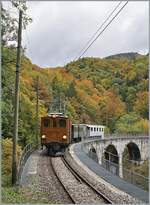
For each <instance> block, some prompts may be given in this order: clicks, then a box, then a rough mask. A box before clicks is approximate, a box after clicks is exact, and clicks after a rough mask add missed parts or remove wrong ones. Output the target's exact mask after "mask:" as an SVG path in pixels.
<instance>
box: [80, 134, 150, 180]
mask: <svg viewBox="0 0 150 205" xmlns="http://www.w3.org/2000/svg"><path fill="white" fill-rule="evenodd" d="M148 139H149V137H147V136H146V137H124V138H123V137H122V138H107V139H102V140H91V141H88V142H83V146H84V150H85V151H86V152H87V153H88V154H90V156H92V158H93V159H94V160H95V161H97V162H98V163H99V164H102V162H103V159H104V158H105V159H106V162H107V160H108V161H110V162H112V164H113V163H114V164H116V165H117V164H118V167H117V166H116V167H114V169H115V171H116V172H118V175H119V176H120V177H123V173H122V158H123V153H124V150H125V148H127V149H128V153H129V159H130V160H134V161H135V162H140V161H143V160H146V159H147V158H148ZM109 153H111V154H109ZM106 166H107V164H106Z"/></svg>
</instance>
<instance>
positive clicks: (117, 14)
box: [77, 1, 129, 59]
mask: <svg viewBox="0 0 150 205" xmlns="http://www.w3.org/2000/svg"><path fill="white" fill-rule="evenodd" d="M128 2H129V1H127V2H126V3H125V4H124V5H123V6H122V7H121V8H120V9H119V11H118V12H117V13H116V14H115V16H114V17H113V18H112V19H111V20H110V21H109V23H108V24H107V25H106V26H105V27H104V28H103V30H102V31H101V32H100V33H99V34H98V35H97V36H96V37H95V39H94V40H93V41H92V42H91V43H90V44H89V46H88V47H87V48H86V49H85V50H84V51H83V52H82V54H81V55H80V56H79V57H78V58H77V59H80V58H81V57H82V56H83V55H84V54H85V53H86V52H87V50H88V49H89V48H90V47H91V46H92V44H93V43H94V42H95V41H96V40H97V39H98V38H99V37H100V35H101V34H102V33H103V32H104V31H105V30H106V28H107V27H108V26H109V25H110V24H111V22H112V21H113V20H114V19H115V18H116V17H117V16H118V14H119V13H120V12H121V11H122V9H123V8H124V7H125V6H126V5H127V3H128Z"/></svg>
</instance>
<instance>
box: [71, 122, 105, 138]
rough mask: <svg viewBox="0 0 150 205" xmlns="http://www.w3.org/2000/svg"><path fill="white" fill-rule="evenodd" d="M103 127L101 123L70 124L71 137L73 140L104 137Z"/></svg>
mask: <svg viewBox="0 0 150 205" xmlns="http://www.w3.org/2000/svg"><path fill="white" fill-rule="evenodd" d="M104 128H105V126H102V125H88V124H72V138H73V139H74V140H75V141H80V140H82V139H86V138H94V137H98V138H100V139H104Z"/></svg>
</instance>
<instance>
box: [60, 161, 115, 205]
mask: <svg viewBox="0 0 150 205" xmlns="http://www.w3.org/2000/svg"><path fill="white" fill-rule="evenodd" d="M62 159H63V162H65V163H64V164H65V165H66V164H67V168H68V169H69V170H70V172H71V173H73V175H74V176H75V177H76V176H78V178H80V181H82V182H84V183H85V184H86V185H88V186H89V187H90V188H91V189H92V190H93V191H94V192H96V194H98V195H99V196H100V197H102V198H103V199H104V200H105V201H106V203H108V204H113V202H112V201H111V200H110V199H109V198H108V197H107V196H105V195H104V194H103V193H102V192H100V191H99V190H97V189H96V188H95V187H94V185H92V184H91V183H90V182H89V181H88V180H87V179H86V178H85V177H84V176H82V175H81V174H79V173H78V172H77V171H75V170H74V169H73V168H72V167H71V165H70V164H69V163H68V161H67V160H66V159H65V157H62Z"/></svg>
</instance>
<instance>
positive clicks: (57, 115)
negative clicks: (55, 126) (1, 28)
mask: <svg viewBox="0 0 150 205" xmlns="http://www.w3.org/2000/svg"><path fill="white" fill-rule="evenodd" d="M51 117H52V118H56V117H57V118H58V117H59V118H68V116H67V115H64V114H63V113H48V114H47V115H46V116H44V117H42V118H51Z"/></svg>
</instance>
